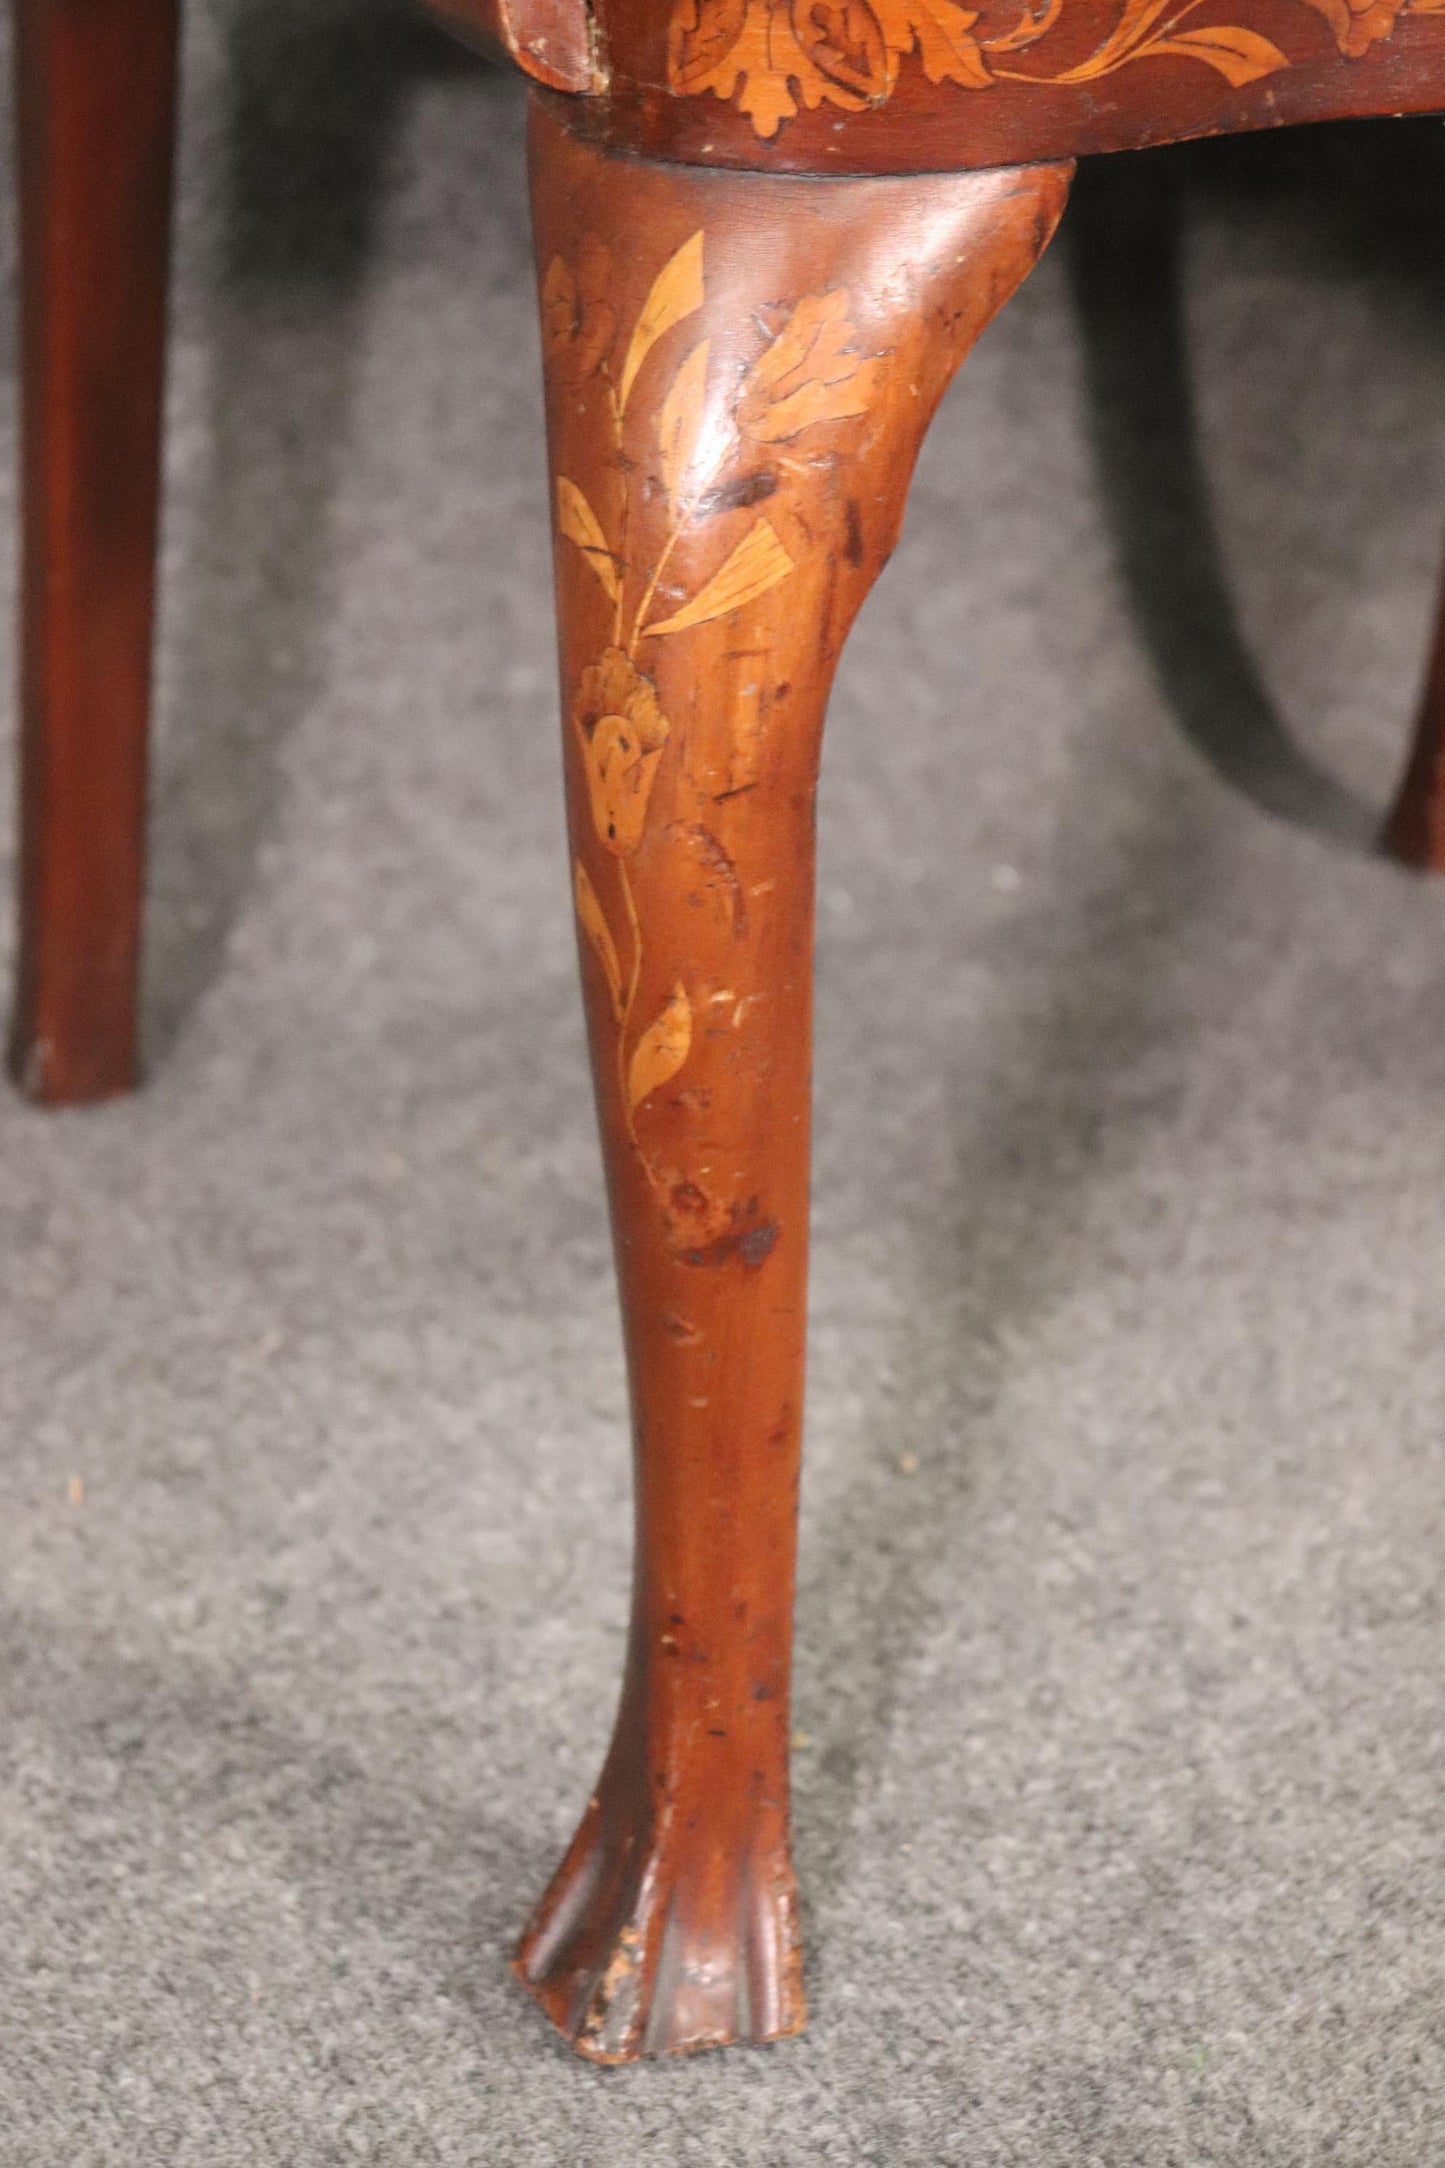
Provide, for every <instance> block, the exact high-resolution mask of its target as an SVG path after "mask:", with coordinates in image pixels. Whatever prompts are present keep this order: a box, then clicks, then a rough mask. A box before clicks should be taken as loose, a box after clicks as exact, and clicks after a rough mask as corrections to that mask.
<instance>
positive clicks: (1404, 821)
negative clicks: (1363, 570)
mask: <svg viewBox="0 0 1445 2168" xmlns="http://www.w3.org/2000/svg"><path fill="white" fill-rule="evenodd" d="M1383 843H1384V848H1385V850H1386V852H1387V853H1388V854H1389V856H1390V857H1391V858H1398V859H1399V860H1400V861H1401V863H1402V864H1403V865H1407V866H1417V867H1418V868H1419V869H1420V871H1421V872H1422V873H1445V601H1442V602H1441V605H1440V618H1439V622H1438V624H1437V625H1436V628H1435V646H1434V650H1433V652H1432V654H1431V657H1430V669H1429V673H1428V675H1427V677H1426V679H1425V692H1424V697H1423V698H1422V700H1421V702H1420V713H1419V716H1418V717H1417V719H1416V723H1415V741H1414V744H1413V746H1412V747H1411V751H1410V760H1409V764H1408V766H1407V767H1406V770H1405V775H1404V780H1403V781H1402V782H1401V785H1400V793H1399V796H1398V797H1397V798H1396V800H1395V803H1394V807H1393V809H1392V810H1391V813H1390V818H1389V820H1388V821H1387V822H1386V824H1385V833H1384V837H1383Z"/></svg>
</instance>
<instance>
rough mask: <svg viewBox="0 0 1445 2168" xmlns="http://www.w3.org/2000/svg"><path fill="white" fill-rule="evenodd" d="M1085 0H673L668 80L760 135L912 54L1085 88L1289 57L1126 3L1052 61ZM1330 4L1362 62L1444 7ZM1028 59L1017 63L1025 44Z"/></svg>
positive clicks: (947, 73)
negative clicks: (1058, 39) (1129, 73)
mask: <svg viewBox="0 0 1445 2168" xmlns="http://www.w3.org/2000/svg"><path fill="white" fill-rule="evenodd" d="M1080 4H1081V0H1010V6H1011V12H1012V20H1007V19H999V10H997V9H996V8H994V7H986V8H985V9H984V10H983V11H980V10H978V9H976V8H971V7H966V6H963V5H962V4H961V0H676V5H675V7H674V10H673V14H672V19H671V26H670V32H669V41H668V79H669V84H670V87H671V89H672V90H673V91H674V92H675V93H676V94H677V95H678V96H680V97H695V96H699V95H701V94H702V93H703V92H706V91H711V92H713V93H714V94H715V95H716V96H717V97H719V98H722V99H724V100H726V101H731V102H735V103H736V104H737V105H738V107H739V108H740V109H741V111H743V112H744V113H746V114H747V115H748V116H749V118H750V119H751V121H752V124H753V127H754V129H755V130H756V132H757V133H758V135H760V136H763V137H769V136H773V135H776V133H777V131H778V129H779V127H780V126H781V125H782V123H783V122H784V121H785V120H790V119H792V118H793V116H794V115H795V114H796V113H797V111H798V107H799V103H800V102H801V103H802V104H803V105H806V106H808V107H810V108H811V107H817V106H819V105H822V104H825V103H826V104H829V105H832V106H836V107H838V108H839V109H841V110H842V111H844V112H852V113H856V112H861V111H862V110H863V109H864V108H865V107H867V106H876V105H881V104H884V103H886V101H887V100H888V99H889V98H891V97H892V95H893V92H894V90H895V88H896V87H897V84H898V80H899V75H900V72H901V69H902V67H903V64H904V63H905V62H906V61H911V59H912V56H915V55H916V60H917V65H918V66H919V67H921V68H922V70H923V73H924V74H925V75H926V76H927V78H928V80H929V81H930V82H931V83H955V84H957V85H959V86H960V87H961V88H962V89H964V90H975V91H982V90H990V89H993V88H994V87H995V86H996V85H998V84H1000V83H1022V84H1028V83H1035V84H1047V85H1050V86H1053V87H1058V86H1061V85H1083V84H1087V83H1091V82H1095V81H1097V80H1098V79H1099V78H1100V77H1102V76H1106V75H1111V74H1112V73H1113V72H1114V71H1115V70H1116V69H1118V68H1122V67H1125V66H1126V65H1128V64H1130V63H1132V62H1134V61H1136V60H1148V59H1155V60H1192V61H1196V62H1203V63H1204V64H1205V65H1206V66H1208V67H1211V68H1214V69H1215V70H1216V71H1217V72H1218V73H1219V74H1220V75H1222V76H1223V77H1224V79H1225V81H1226V82H1227V83H1228V84H1229V85H1230V86H1231V88H1233V89H1236V90H1238V89H1242V88H1244V87H1245V85H1247V84H1249V83H1254V82H1258V81H1259V80H1261V78H1263V77H1265V76H1268V75H1273V74H1276V73H1277V72H1278V71H1279V70H1281V69H1283V68H1288V67H1289V66H1290V65H1291V61H1290V58H1289V56H1288V55H1287V54H1285V53H1283V52H1281V50H1280V48H1279V47H1278V46H1277V45H1276V44H1275V43H1274V41H1273V40H1272V39H1271V38H1267V37H1266V36H1264V34H1263V32H1261V31H1259V30H1254V29H1251V28H1249V27H1248V26H1247V25H1245V24H1242V23H1224V24H1221V23H1200V22H1198V21H1197V19H1196V17H1197V11H1198V8H1199V7H1200V5H1202V4H1203V0H1183V4H1182V5H1181V0H1124V5H1123V7H1122V8H1121V10H1120V13H1119V16H1118V19H1117V21H1116V22H1115V23H1114V25H1113V28H1112V29H1111V30H1109V32H1108V34H1107V35H1106V36H1104V37H1103V38H1102V39H1101V40H1100V41H1099V42H1098V43H1097V44H1096V45H1095V46H1094V47H1093V49H1092V50H1091V51H1090V52H1088V53H1087V54H1085V55H1084V57H1083V58H1082V59H1076V60H1074V61H1073V62H1072V63H1071V64H1070V65H1068V66H1065V67H1055V68H1054V69H1052V70H1050V69H1049V68H1048V67H1047V66H1046V65H1040V63H1046V61H1047V53H1046V52H1045V51H1043V50H1038V49H1039V48H1042V47H1044V46H1045V44H1046V41H1048V40H1049V39H1050V37H1051V35H1052V34H1055V33H1057V32H1059V31H1061V30H1062V31H1064V32H1067V30H1068V29H1069V28H1071V27H1072V26H1073V25H1075V24H1077V22H1078V16H1079V7H1080ZM1303 4H1304V5H1307V6H1309V7H1311V8H1313V9H1315V11H1316V12H1317V13H1318V14H1320V15H1323V16H1324V18H1325V20H1326V22H1327V23H1328V24H1329V26H1330V29H1331V30H1332V32H1333V33H1334V37H1335V41H1336V43H1337V45H1338V46H1339V49H1340V52H1341V53H1342V54H1343V55H1345V56H1346V57H1347V58H1349V59H1358V58H1359V57H1360V56H1361V55H1362V54H1364V53H1365V52H1367V51H1368V49H1369V48H1370V46H1371V45H1373V44H1375V43H1377V42H1378V41H1379V40H1380V39H1382V38H1388V37H1390V36H1391V35H1392V34H1393V32H1394V30H1395V27H1396V24H1397V22H1398V21H1399V18H1400V17H1401V16H1402V15H1405V14H1415V15H1424V14H1442V13H1445V0H1303ZM1025 54H1029V55H1031V56H1032V64H1025V65H1023V66H1019V65H1016V64H1015V63H1016V62H1017V60H1018V58H1019V57H1020V56H1022V55H1025Z"/></svg>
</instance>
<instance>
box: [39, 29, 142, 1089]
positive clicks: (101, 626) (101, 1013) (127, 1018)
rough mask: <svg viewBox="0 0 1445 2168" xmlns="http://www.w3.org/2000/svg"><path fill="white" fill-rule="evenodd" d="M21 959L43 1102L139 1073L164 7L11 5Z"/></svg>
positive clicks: (112, 1085) (118, 1084)
mask: <svg viewBox="0 0 1445 2168" xmlns="http://www.w3.org/2000/svg"><path fill="white" fill-rule="evenodd" d="M15 62H16V91H17V149H18V163H19V178H20V229H21V231H20V240H21V357H22V360H21V367H22V378H23V383H22V400H23V409H24V413H23V432H22V434H23V449H22V464H23V476H22V496H23V515H22V518H23V550H22V555H23V570H22V576H21V586H22V602H21V739H22V743H21V767H22V774H21V854H20V856H21V871H20V955H19V980H18V990H17V1000H16V1012H15V1018H14V1023H13V1027H12V1039H11V1058H12V1065H13V1067H14V1070H15V1074H16V1076H17V1077H18V1079H19V1081H20V1083H21V1085H22V1086H23V1088H24V1089H25V1090H26V1091H28V1092H29V1093H30V1094H31V1095H32V1096H33V1097H35V1098H37V1099H40V1100H44V1101H47V1102H49V1103H51V1104H61V1103H69V1102H75V1101H81V1100H90V1099H100V1098H104V1097H106V1096H107V1095H108V1094H109V1093H112V1092H117V1091H123V1090H125V1089H126V1088H127V1087H128V1086H129V1085H130V1084H131V1083H133V1081H134V1078H135V1070H136V982H137V971H138V961H139V945H140V915H141V889H142V879H143V866H144V826H145V772H146V722H147V710H148V706H149V686H150V655H151V621H152V611H153V598H154V589H155V549H156V517H157V495H158V474H159V458H160V413H161V383H162V366H163V351H164V332H165V296H166V274H167V255H168V243H169V226H170V216H169V213H170V187H171V145H172V135H173V127H174V110H175V66H176V10H175V7H174V5H173V4H172V0H20V4H19V6H18V7H17V9H16V14H15Z"/></svg>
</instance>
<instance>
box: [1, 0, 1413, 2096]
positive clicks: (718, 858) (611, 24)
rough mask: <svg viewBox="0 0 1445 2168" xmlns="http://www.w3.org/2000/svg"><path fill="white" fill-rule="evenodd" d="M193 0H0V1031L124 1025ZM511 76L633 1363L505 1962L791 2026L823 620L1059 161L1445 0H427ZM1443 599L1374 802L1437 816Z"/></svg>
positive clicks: (572, 797)
mask: <svg viewBox="0 0 1445 2168" xmlns="http://www.w3.org/2000/svg"><path fill="white" fill-rule="evenodd" d="M176 13H177V9H176V0H18V4H17V33H16V52H17V85H18V98H19V131H18V142H19V159H20V180H21V213H22V227H23V233H22V267H23V299H22V310H23V377H24V385H23V389H24V454H23V456H24V552H23V556H24V574H23V640H22V657H23V661H22V711H23V747H22V752H23V767H24V776H23V789H22V819H23V849H22V861H21V885H22V896H21V943H20V966H19V986H18V992H17V998H16V1007H15V1022H14V1031H13V1063H14V1069H15V1073H16V1076H17V1078H18V1079H19V1081H20V1083H21V1085H22V1087H23V1088H24V1089H25V1090H26V1091H28V1092H29V1093H31V1094H32V1095H33V1096H34V1097H35V1098H37V1099H39V1100H42V1101H45V1102H47V1103H49V1104H62V1103H73V1102H77V1101H83V1100H92V1099H99V1098H102V1097H104V1096H105V1095H106V1094H108V1093H113V1092H118V1091H123V1090H125V1089H127V1088H128V1087H129V1086H130V1085H131V1084H132V1083H133V1082H134V1081H135V1075H136V1029H135V1015H136V974H137V958H138V949H139V926H140V903H141V889H142V874H143V849H142V834H143V821H144V794H145V762H146V721H147V693H148V678H149V653H150V644H151V619H152V597H153V588H154V565H155V541H156V507H157V472H158V448H159V446H158V439H159V417H160V396H161V380H162V354H163V346H164V316H165V288H166V265H167V255H168V217H169V198H170V185H171V181H170V176H171V161H172V131H173V121H174V105H175V70H176V32H177V20H176ZM438 13H439V14H441V15H442V17H443V18H444V19H445V20H446V21H447V22H448V23H449V24H450V25H451V26H452V27H454V28H456V29H458V30H460V31H461V32H462V33H463V34H469V35H473V36H475V37H478V38H480V39H483V40H485V41H487V42H488V43H490V44H491V45H492V46H494V47H495V48H497V49H498V50H500V51H501V52H502V53H504V54H506V55H507V56H509V57H510V59H511V60H512V61H513V62H515V63H516V65H517V66H519V67H520V68H522V69H524V70H525V71H526V72H527V73H528V74H529V75H530V76H532V77H533V78H534V81H535V84H536V86H537V87H536V89H535V92H534V95H533V113H532V123H531V161H532V188H533V205H534V224H535V234H536V245H537V261H538V272H539V286H540V295H541V308H542V323H543V334H544V349H545V366H546V378H547V412H548V434H549V445H550V458H551V466H552V500H553V515H554V522H555V535H556V573H557V597H558V611H559V620H560V644H561V672H562V700H563V711H564V724H563V728H564V736H565V740H566V767H567V791H568V810H569V833H570V846H571V881H572V886H573V893H574V896H575V901H576V910H577V922H578V928H579V940H580V951H581V961H582V976H583V982H584V991H585V998H586V1006H587V1016H588V1024H589V1030H590V1036H591V1048H592V1059H593V1066H594V1071H595V1080H596V1091H597V1101H598V1108H599V1115H600V1122H601V1129H602V1139H603V1149H604V1153H605V1158H606V1166H607V1178H608V1186H609V1192H610V1198H611V1209H612V1217H613V1225H614V1232H615V1241H616V1254H617V1269H618V1275H619V1278H620V1282H621V1290H622V1303H623V1314H624V1322H625V1337H626V1346H627V1358H628V1365H629V1371H630V1377H631V1387H632V1402H633V1420H634V1432H635V1446H636V1471H637V1492H638V1544H637V1561H636V1574H635V1597H634V1605H633V1614H632V1626H631V1639H630V1648H629V1655H628V1662H627V1672H626V1679H625V1683H624V1685H623V1690H622V1699H621V1707H620V1712H619V1715H618V1718H617V1725H616V1731H615V1734H614V1737H613V1742H612V1746H611V1750H610V1752H609V1754H608V1756H607V1760H606V1764H605V1767H604V1769H603V1771H602V1774H601V1776H600V1778H599V1780H598V1784H597V1788H596V1791H595V1792H594V1794H593V1796H592V1797H591V1799H590V1800H589V1801H588V1803H587V1807H586V1810H585V1813H584V1815H583V1818H582V1823H581V1826H580V1828H579V1830H578V1832H577V1835H576V1838H575V1839H574V1841H573V1844H572V1847H571V1849H570V1850H569V1852H568V1853H567V1855H566V1857H565V1859H564V1860H563V1861H562V1863H561V1865H560V1867H559V1868H558V1870H557V1873H556V1875H555V1877H554V1879H553V1881H552V1883H551V1886H550V1887H549V1888H548V1890H547V1891H546V1892H545V1894H544V1895H543V1896H542V1898H541V1901H540V1903H539V1905H538V1907H537V1910H536V1912H535V1914H534V1917H533V1919H532V1923H531V1925H530V1927H529V1928H528V1930H527V1932H526V1935H525V1937H524V1939H523V1942H522V1946H521V1949H520V1951H519V1954H518V1958H517V1969H518V1972H519V1974H520V1976H521V1978H522V1980H523V1981H524V1982H525V1983H526V1985H527V1987H528V1988H529V1989H530V1990H531V1992H532V1994H533V1995H534V1996H535V1997H536V1998H537V2000H538V2001H539V2002H540V2003H541V2005H542V2007H543V2008H544V2009H545V2010H546V2011H547V2013H548V2014H549V2015H550V2016H551V2018H552V2019H553V2020H554V2021H555V2023H556V2024H557V2025H558V2026H559V2027H560V2028H561V2030H562V2031H563V2032H564V2033H565V2034H566V2035H567V2037H568V2038H569V2039H571V2040H572V2041H574V2042H575V2044H576V2045H577V2047H578V2048H579V2049H581V2050H582V2052H583V2053H584V2054H587V2055H589V2056H592V2057H594V2058H596V2059H598V2060H601V2061H623V2060H626V2059H628V2058H631V2057H633V2056H636V2055H640V2054H645V2053H650V2052H654V2051H659V2050H667V2049H688V2048H697V2047H704V2046H708V2045H713V2044H719V2043H722V2042H726V2041H732V2040H769V2039H773V2038H775V2037H777V2036H779V2035H782V2034H787V2033H792V2032H796V2031H797V2030H798V2029H799V2028H800V2027H801V2025H802V2023H803V2017H804V2009H803V1989H802V1974H801V1962H800V1952H799V1939H798V1926H797V1915H796V1906H795V1897H794V1884H793V1872H792V1867H791V1864H790V1859H789V1850H788V1742H789V1717H788V1694H789V1669H790V1658H791V1639H792V1607H793V1576H794V1544H795V1519H796V1498H797V1484H798V1471H799V1453H800V1445H801V1434H802V1406H803V1342H804V1311H805V1300H806V1273H807V1248H808V1226H807V1221H808V1127H809V1064H810V1030H811V972H812V963H811V950H812V918H813V807H814V791H815V785H816V779H817V772H818V757H819V748H820V742H821V734H822V723H823V713H824V708H825V706H826V703H827V697H828V690H829V685H830V682H831V679H832V675H833V670H834V667H835V665H836V662H837V659H838V655H839V652H840V650H841V648H842V645H843V642H844V640H845V638H846V637H847V633H848V630H849V627H850V626H851V624H852V622H853V619H854V616H855V615H856V613H857V611H858V608H859V605H860V604H861V603H862V601H863V599H864V597H865V595H866V594H867V592H868V589H869V587H870V586H871V585H872V583H873V581H874V579H875V578H876V577H877V575H878V573H879V571H880V570H881V568H882V566H883V564H884V563H885V561H886V559H887V557H888V554H889V551H890V550H891V548H892V546H893V543H894V541H895V538H896V536H897V533H898V528H899V523H900V521H901V518H902V514H903V507H904V500H905V496H906V493H907V487H908V480H909V475H910V472H911V469H912V466H913V462H914V459H915V457H916V455H917V453H918V449H919V445H920V443H921V440H922V438H923V435H924V433H925V431H926V429H927V426H928V422H929V420H930V417H931V416H932V414H933V411H934V409H935V407H936V405H937V403H938V400H939V399H940V397H941V396H942V393H943V391H944V389H945V387H946V386H947V384H948V382H949V380H950V378H951V377H952V375H953V372H954V370H955V369H956V368H957V367H958V365H959V363H960V362H961V361H962V359H963V357H964V355H965V354H966V353H967V352H968V349H969V347H970V346H971V345H972V343H973V341H974V340H975V339H976V338H977V336H978V334H979V333H980V332H981V331H982V330H983V328H984V326H985V325H986V324H987V323H988V321H989V320H990V318H991V317H992V316H993V315H994V313H995V312H996V311H997V310H998V309H999V308H1000V307H1001V306H1002V304H1003V303H1004V302H1005V301H1006V300H1007V299H1008V297H1009V295H1010V294H1011V293H1012V292H1013V290H1014V288H1015V287H1016V286H1018V285H1019V283H1020V282H1021V281H1022V280H1023V279H1024V278H1025V277H1026V276H1027V274H1028V272H1029V270H1030V269H1031V268H1032V266H1033V265H1034V263H1035V262H1036V261H1037V260H1038V258H1039V256H1040V255H1041V253H1042V252H1043V250H1044V248H1045V247H1046V246H1047V244H1048V241H1049V238H1050V236H1051V235H1052V233H1053V231H1054V228H1055V226H1056V225H1057V223H1058V220H1059V217H1060V215H1061V213H1062V211H1063V209H1064V204H1065V201H1066V198H1067V196H1068V193H1069V184H1070V179H1071V176H1072V172H1073V164H1072V161H1073V160H1074V159H1075V158H1076V157H1077V156H1079V155H1080V154H1083V153H1093V152H1103V151H1120V150H1127V149H1129V148H1131V147H1134V146H1138V145H1141V144H1147V143H1160V142H1165V141H1169V140H1173V139H1177V138H1179V137H1184V136H1191V135H1205V134H1211V133H1219V132H1224V131H1234V130H1240V129H1251V128H1264V127H1273V126H1276V125H1278V124H1279V123H1281V122H1285V121H1305V120H1316V119H1324V118H1328V117H1334V116H1340V115H1346V114H1371V113H1374V114H1384V113H1401V112H1407V111H1408V112H1420V111H1428V110H1434V109H1439V108H1445V0H981V4H980V5H974V4H965V0H592V4H591V5H590V6H589V5H588V4H587V0H438ZM1442 747H1445V635H1442V638H1441V641H1440V644H1439V646H1438V648H1437V652H1436V656H1435V660H1434V665H1433V669H1432V672H1431V674H1430V677H1429V682H1428V686H1427V691H1426V695H1425V701H1424V706H1423V709H1422V714H1421V719H1420V724H1419V728H1418V731H1417V737H1416V745H1415V752H1414V755H1413V758H1412V760H1411V762H1410V765H1409V768H1408V772H1407V776H1406V780H1405V783H1404V785H1403V787H1402V791H1401V795H1400V798H1399V800H1398V803H1397V806H1396V810H1395V813H1394V815H1393V817H1392V820H1391V823H1390V826H1389V830H1388V841H1389V847H1391V848H1393V849H1394V850H1395V851H1396V853H1397V854H1398V855H1400V856H1401V857H1403V858H1405V859H1407V860H1409V861H1410V862H1412V863H1415V864H1418V865H1431V866H1437V867H1438V866H1441V865H1445V780H1442Z"/></svg>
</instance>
